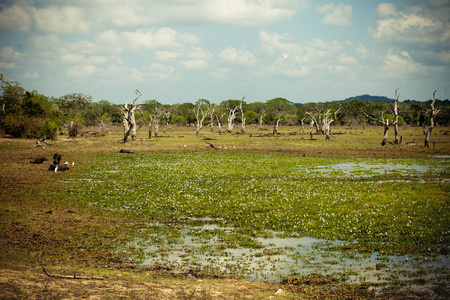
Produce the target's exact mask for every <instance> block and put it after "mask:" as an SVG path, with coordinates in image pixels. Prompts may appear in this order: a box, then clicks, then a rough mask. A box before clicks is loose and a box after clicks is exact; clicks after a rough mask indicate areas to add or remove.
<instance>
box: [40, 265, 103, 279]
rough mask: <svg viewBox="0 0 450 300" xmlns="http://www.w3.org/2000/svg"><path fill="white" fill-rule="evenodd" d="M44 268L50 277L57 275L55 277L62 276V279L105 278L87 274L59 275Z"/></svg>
mask: <svg viewBox="0 0 450 300" xmlns="http://www.w3.org/2000/svg"><path fill="white" fill-rule="evenodd" d="M42 270H43V271H44V273H45V275H47V276H48V277H55V278H62V279H88V280H90V279H94V280H103V279H104V278H103V277H97V276H91V277H87V276H77V275H58V274H50V273H48V272H47V270H46V269H45V268H44V267H42Z"/></svg>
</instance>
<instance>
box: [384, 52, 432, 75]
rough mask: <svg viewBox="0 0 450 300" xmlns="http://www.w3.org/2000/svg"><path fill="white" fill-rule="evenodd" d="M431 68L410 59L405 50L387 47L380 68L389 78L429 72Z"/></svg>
mask: <svg viewBox="0 0 450 300" xmlns="http://www.w3.org/2000/svg"><path fill="white" fill-rule="evenodd" d="M432 69H433V68H432V67H427V66H423V65H422V64H420V63H417V62H415V61H413V60H412V58H411V56H410V55H409V53H408V52H407V51H400V52H399V51H396V50H394V49H389V51H388V53H387V54H386V56H385V57H384V58H383V65H382V70H383V71H384V75H385V76H387V77H389V78H408V77H413V76H415V75H417V74H421V75H423V74H425V75H426V74H429V73H430V72H431V70H432Z"/></svg>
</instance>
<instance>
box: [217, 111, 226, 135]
mask: <svg viewBox="0 0 450 300" xmlns="http://www.w3.org/2000/svg"><path fill="white" fill-rule="evenodd" d="M224 115H225V113H223V114H222V115H221V116H220V118H219V116H218V115H217V114H216V120H217V127H218V128H219V134H222V124H221V120H222V118H223V116H224Z"/></svg>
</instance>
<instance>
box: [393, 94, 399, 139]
mask: <svg viewBox="0 0 450 300" xmlns="http://www.w3.org/2000/svg"><path fill="white" fill-rule="evenodd" d="M397 91H398V89H397V90H395V102H394V118H395V119H394V133H395V139H394V144H396V145H398V144H400V139H399V134H398V98H399V97H400V94H398V95H397Z"/></svg>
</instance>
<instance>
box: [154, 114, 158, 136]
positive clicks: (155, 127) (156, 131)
mask: <svg viewBox="0 0 450 300" xmlns="http://www.w3.org/2000/svg"><path fill="white" fill-rule="evenodd" d="M153 129H154V130H155V137H158V132H159V118H157V117H155V122H154V123H153Z"/></svg>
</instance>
